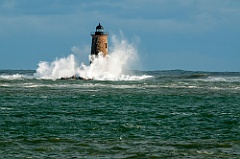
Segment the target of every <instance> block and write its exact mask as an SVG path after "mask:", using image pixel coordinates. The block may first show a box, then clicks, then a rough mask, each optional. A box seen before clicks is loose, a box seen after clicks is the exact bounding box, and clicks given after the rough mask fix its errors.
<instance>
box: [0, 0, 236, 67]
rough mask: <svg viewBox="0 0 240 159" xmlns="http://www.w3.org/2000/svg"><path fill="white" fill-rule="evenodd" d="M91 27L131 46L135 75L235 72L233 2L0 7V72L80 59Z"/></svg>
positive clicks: (44, 2)
mask: <svg viewBox="0 0 240 159" xmlns="http://www.w3.org/2000/svg"><path fill="white" fill-rule="evenodd" d="M99 22H101V24H102V25H103V27H104V28H105V31H108V32H109V34H110V36H111V35H120V32H122V33H123V34H124V37H125V38H126V39H127V40H128V41H129V43H134V45H135V46H136V48H137V50H138V55H139V58H140V61H141V67H140V68H136V69H140V70H172V69H182V70H192V71H240V0H119V1H113V0H99V1H95V0H69V1H66V0H0V69H36V68H37V64H38V63H39V61H49V62H51V61H53V60H54V59H55V58H56V57H58V58H60V57H66V56H67V55H69V54H70V53H71V52H72V51H71V48H72V47H73V46H76V47H78V48H79V49H80V51H81V52H82V54H84V55H87V54H88V53H89V52H88V51H89V49H90V45H91V36H90V32H92V31H95V27H96V26H97V25H98V23H99ZM109 45H111V43H110V44H109Z"/></svg>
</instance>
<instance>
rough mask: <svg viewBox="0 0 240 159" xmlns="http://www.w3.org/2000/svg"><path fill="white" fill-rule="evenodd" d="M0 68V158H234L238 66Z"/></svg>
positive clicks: (238, 150) (239, 127)
mask: <svg viewBox="0 0 240 159" xmlns="http://www.w3.org/2000/svg"><path fill="white" fill-rule="evenodd" d="M34 73H35V71H34V70H0V158H3V159H16V158H21V159H29V158H33V159H35V158H36V159H40V158H41V159H42V158H48V159H54V158H57V159H58V158H63V159H75V158H76V159H77V158H83V159H95V158H101V159H115V158H126V159H135V158H136V159H138V158H150V159H157V158H174V159H178V158H196V159H214V158H216V159H219V158H226V159H227V158H231V159H235V158H240V73H239V72H192V71H183V70H170V71H133V72H132V75H131V76H133V75H134V76H139V77H146V78H139V80H136V78H135V80H129V79H131V78H127V79H128V80H124V79H123V80H115V81H111V80H89V81H85V80H58V79H57V80H51V79H39V78H35V76H34Z"/></svg>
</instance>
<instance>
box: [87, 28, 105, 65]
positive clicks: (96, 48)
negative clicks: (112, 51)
mask: <svg viewBox="0 0 240 159" xmlns="http://www.w3.org/2000/svg"><path fill="white" fill-rule="evenodd" d="M91 36H92V46H91V59H90V63H91V62H92V60H93V59H94V57H97V56H98V54H99V53H100V52H102V55H103V57H104V56H106V55H107V54H108V33H106V32H104V28H103V27H102V26H101V24H100V23H99V24H98V26H97V27H96V31H95V32H94V33H91Z"/></svg>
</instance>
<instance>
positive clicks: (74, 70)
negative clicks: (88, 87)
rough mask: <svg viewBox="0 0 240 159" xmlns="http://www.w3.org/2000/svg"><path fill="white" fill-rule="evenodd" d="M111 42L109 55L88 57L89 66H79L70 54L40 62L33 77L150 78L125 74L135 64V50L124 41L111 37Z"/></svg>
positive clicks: (74, 57) (136, 57)
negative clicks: (50, 60) (89, 60)
mask: <svg viewBox="0 0 240 159" xmlns="http://www.w3.org/2000/svg"><path fill="white" fill-rule="evenodd" d="M111 40H112V43H113V48H112V49H111V50H110V53H109V54H108V55H106V56H105V57H103V56H102V54H101V53H99V55H98V57H97V58H95V57H94V56H91V57H89V58H90V59H92V58H94V60H93V62H92V63H91V65H86V64H84V63H82V64H81V65H79V64H78V61H79V60H77V58H76V56H75V55H74V54H70V55H69V56H68V57H63V58H60V59H56V60H55V61H53V62H51V63H49V62H46V61H43V62H40V63H39V64H38V66H39V67H38V68H37V70H36V73H35V76H36V77H37V78H40V79H59V78H62V77H72V76H78V77H82V78H85V79H94V80H142V79H146V78H149V77H151V76H146V75H142V76H135V75H128V74H126V73H125V70H129V69H131V66H132V65H133V64H136V62H137V61H136V60H137V59H138V56H137V50H136V49H135V48H134V47H133V45H132V44H129V43H128V42H127V41H126V40H124V39H121V40H118V39H117V38H116V37H115V36H113V37H112V39H111Z"/></svg>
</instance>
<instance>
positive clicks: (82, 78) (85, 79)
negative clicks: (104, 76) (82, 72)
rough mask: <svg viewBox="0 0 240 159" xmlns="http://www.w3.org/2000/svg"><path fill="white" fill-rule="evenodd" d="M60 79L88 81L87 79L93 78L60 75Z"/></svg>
mask: <svg viewBox="0 0 240 159" xmlns="http://www.w3.org/2000/svg"><path fill="white" fill-rule="evenodd" d="M60 80H84V81H88V80H93V78H84V77H80V76H75V75H74V76H71V77H61V78H60Z"/></svg>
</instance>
